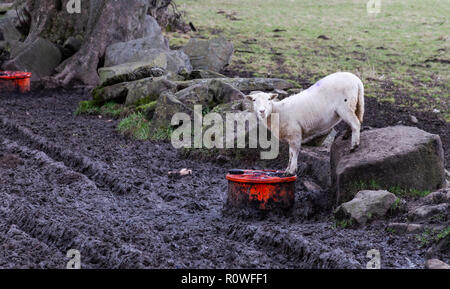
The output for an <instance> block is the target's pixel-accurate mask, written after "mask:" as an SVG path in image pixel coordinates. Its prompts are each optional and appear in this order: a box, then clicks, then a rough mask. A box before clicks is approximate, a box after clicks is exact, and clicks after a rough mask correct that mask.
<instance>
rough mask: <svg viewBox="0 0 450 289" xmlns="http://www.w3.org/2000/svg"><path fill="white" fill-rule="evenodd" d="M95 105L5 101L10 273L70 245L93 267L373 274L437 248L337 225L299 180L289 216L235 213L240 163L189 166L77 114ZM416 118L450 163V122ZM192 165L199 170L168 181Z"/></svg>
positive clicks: (3, 156) (392, 119)
mask: <svg viewBox="0 0 450 289" xmlns="http://www.w3.org/2000/svg"><path fill="white" fill-rule="evenodd" d="M88 98H89V94H88V93H87V92H85V91H83V90H73V91H42V92H39V93H34V94H30V95H22V96H20V95H2V96H0V267H1V268H65V266H66V263H67V261H68V258H66V252H67V251H68V250H69V249H78V250H80V252H81V261H82V267H84V268H365V267H366V263H367V262H368V261H369V258H367V257H366V254H367V251H369V250H371V249H378V250H380V251H381V264H382V267H383V268H423V267H424V262H425V257H426V250H427V248H426V247H421V244H420V242H419V241H418V240H417V239H416V236H415V235H403V236H398V235H393V234H389V233H387V232H386V231H385V227H386V224H387V222H388V220H380V221H376V222H374V223H372V224H370V225H368V226H366V227H364V228H355V229H348V228H340V227H336V226H335V224H334V222H333V220H332V219H331V218H330V212H331V210H332V208H331V206H330V202H329V200H330V199H332V195H331V193H330V192H329V191H328V190H327V189H324V190H317V191H313V192H310V191H307V190H306V188H305V187H304V185H303V184H302V183H301V182H297V185H296V192H295V193H296V204H295V206H294V208H293V209H292V211H290V212H287V213H286V214H284V215H280V214H269V215H262V214H254V215H252V213H251V212H245V213H242V212H235V211H234V210H231V209H230V208H228V207H227V206H225V203H226V192H227V181H226V180H225V173H226V172H227V171H228V169H230V168H231V164H230V163H228V162H224V163H223V162H222V163H218V162H216V161H212V162H208V161H200V160H196V159H194V158H190V159H187V158H184V157H182V156H181V155H180V153H179V152H177V151H176V150H175V149H173V148H172V146H171V145H170V143H167V142H155V141H145V142H143V141H135V140H131V139H127V138H125V137H123V136H121V135H119V134H118V133H117V131H116V126H117V121H116V120H110V119H106V118H98V117H94V116H77V117H76V116H74V114H73V112H74V110H75V108H76V106H77V104H78V102H79V101H81V100H85V99H88ZM367 110H368V111H367V114H366V115H367V117H366V125H369V126H373V127H380V126H386V125H390V124H396V123H398V122H399V121H403V122H404V124H410V123H408V121H409V118H408V115H409V112H407V111H406V112H401V111H400V112H399V111H397V109H396V108H391V107H388V106H385V105H382V104H378V103H376V102H375V101H374V100H368V105H367ZM416 117H417V118H418V119H419V125H418V126H419V127H421V128H424V129H425V130H427V131H430V132H434V133H439V134H441V137H442V138H443V143H444V145H445V147H446V162H447V164H446V166H447V167H448V164H449V154H448V152H449V149H448V145H449V139H448V138H449V135H448V133H449V130H448V125H447V124H445V123H444V122H442V121H440V120H439V119H438V118H436V116H434V115H432V114H429V115H425V114H424V115H421V114H416ZM378 120H379V121H378ZM285 165H286V163H285V162H284V161H283V160H281V161H280V160H276V161H274V162H273V166H271V168H274V169H282V168H283V166H285ZM240 167H243V168H245V167H247V164H246V162H245V160H242V163H241V164H240ZM181 168H189V169H192V170H193V175H192V176H188V177H184V178H181V179H169V178H168V176H167V172H168V171H169V170H174V169H181ZM301 178H302V179H311V180H314V176H313V175H309V174H308V172H306V173H305V175H303V176H301ZM390 218H391V221H392V220H402V219H404V218H405V217H404V216H402V215H398V216H392V217H390ZM441 258H442V259H443V261H446V262H449V256H448V255H447V256H441Z"/></svg>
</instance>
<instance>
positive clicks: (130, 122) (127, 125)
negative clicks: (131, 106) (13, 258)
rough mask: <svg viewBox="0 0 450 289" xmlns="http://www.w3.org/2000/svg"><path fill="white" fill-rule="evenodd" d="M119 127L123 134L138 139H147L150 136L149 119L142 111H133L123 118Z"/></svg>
mask: <svg viewBox="0 0 450 289" xmlns="http://www.w3.org/2000/svg"><path fill="white" fill-rule="evenodd" d="M117 129H118V130H119V132H120V133H121V134H123V135H126V136H129V137H133V138H135V139H138V140H147V139H149V138H150V126H149V121H148V120H147V119H145V117H144V115H143V114H142V113H140V112H135V113H132V114H131V115H129V116H128V117H126V118H124V119H122V120H121V121H120V122H119V125H118V126H117Z"/></svg>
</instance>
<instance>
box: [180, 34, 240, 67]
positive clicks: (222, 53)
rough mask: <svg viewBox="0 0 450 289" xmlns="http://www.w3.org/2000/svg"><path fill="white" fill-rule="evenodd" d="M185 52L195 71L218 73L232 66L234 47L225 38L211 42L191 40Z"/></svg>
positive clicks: (184, 49)
mask: <svg viewBox="0 0 450 289" xmlns="http://www.w3.org/2000/svg"><path fill="white" fill-rule="evenodd" d="M183 51H184V53H186V54H187V55H188V56H189V59H190V61H191V64H192V67H193V68H194V69H203V70H211V71H215V72H218V71H220V70H222V69H223V68H224V67H226V66H227V65H229V64H230V62H231V57H232V55H233V52H234V46H233V43H232V42H230V41H227V40H226V39H225V38H223V37H219V38H215V39H211V40H202V39H196V38H191V39H190V40H189V42H188V44H187V45H186V46H185V47H184V48H183Z"/></svg>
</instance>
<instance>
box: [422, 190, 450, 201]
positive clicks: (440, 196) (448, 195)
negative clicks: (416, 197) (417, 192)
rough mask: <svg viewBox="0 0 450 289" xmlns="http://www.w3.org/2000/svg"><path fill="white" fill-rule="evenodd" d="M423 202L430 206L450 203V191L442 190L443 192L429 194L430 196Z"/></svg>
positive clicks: (424, 198) (423, 199)
mask: <svg viewBox="0 0 450 289" xmlns="http://www.w3.org/2000/svg"><path fill="white" fill-rule="evenodd" d="M422 202H423V203H424V204H428V205H434V204H442V203H449V202H450V190H449V189H442V190H439V191H436V192H433V193H431V194H429V195H428V196H426V197H423V198H422Z"/></svg>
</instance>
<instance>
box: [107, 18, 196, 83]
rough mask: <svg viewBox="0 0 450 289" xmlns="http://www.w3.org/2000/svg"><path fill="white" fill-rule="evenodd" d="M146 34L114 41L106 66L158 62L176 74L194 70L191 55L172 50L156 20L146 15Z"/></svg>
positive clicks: (109, 48)
mask: <svg viewBox="0 0 450 289" xmlns="http://www.w3.org/2000/svg"><path fill="white" fill-rule="evenodd" d="M145 21H146V25H145V28H146V29H145V32H144V34H145V35H146V37H143V38H139V39H135V40H131V41H127V42H118V43H114V44H112V45H110V46H108V47H107V49H106V53H105V67H115V66H118V65H123V64H126V63H137V62H141V63H142V62H144V63H150V62H157V65H158V66H159V67H162V68H164V69H166V70H168V71H170V72H172V73H173V74H174V75H176V74H178V72H180V71H187V72H190V71H191V70H192V66H191V63H190V61H189V57H188V56H187V55H186V54H184V52H183V51H181V50H170V48H169V42H168V41H167V39H166V38H165V37H164V35H163V34H162V33H161V28H160V27H159V25H158V23H157V22H156V20H155V19H154V18H153V17H151V16H148V17H146V20H145Z"/></svg>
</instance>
